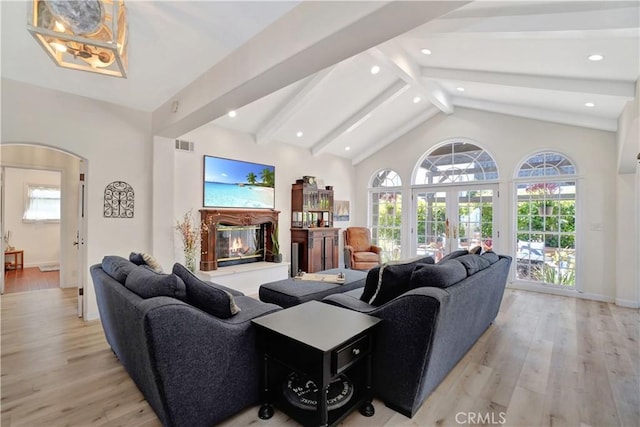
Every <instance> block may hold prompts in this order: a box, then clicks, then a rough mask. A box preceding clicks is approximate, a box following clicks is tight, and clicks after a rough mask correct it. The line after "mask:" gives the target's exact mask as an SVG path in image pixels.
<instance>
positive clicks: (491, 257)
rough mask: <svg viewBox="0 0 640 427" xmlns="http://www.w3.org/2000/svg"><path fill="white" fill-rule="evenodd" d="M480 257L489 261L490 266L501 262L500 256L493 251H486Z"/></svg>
mask: <svg viewBox="0 0 640 427" xmlns="http://www.w3.org/2000/svg"><path fill="white" fill-rule="evenodd" d="M480 256H481V257H482V258H484V259H486V260H487V261H489V264H494V263H496V262H498V261H499V260H500V257H499V256H498V254H497V253H495V252H493V251H486V252H484V253H483V254H482V255H480Z"/></svg>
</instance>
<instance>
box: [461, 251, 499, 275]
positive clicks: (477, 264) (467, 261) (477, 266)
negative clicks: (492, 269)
mask: <svg viewBox="0 0 640 427" xmlns="http://www.w3.org/2000/svg"><path fill="white" fill-rule="evenodd" d="M456 261H459V262H460V263H461V264H462V265H464V268H466V269H467V276H471V275H472V274H476V273H477V272H478V271H480V270H484V269H485V268H488V267H489V266H490V265H491V263H489V261H488V260H486V259H485V258H482V256H480V255H471V254H469V255H462V256H461V257H458V258H456Z"/></svg>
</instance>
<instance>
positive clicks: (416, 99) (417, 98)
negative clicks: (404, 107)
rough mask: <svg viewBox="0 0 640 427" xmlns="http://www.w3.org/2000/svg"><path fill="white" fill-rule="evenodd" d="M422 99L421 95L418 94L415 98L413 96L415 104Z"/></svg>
mask: <svg viewBox="0 0 640 427" xmlns="http://www.w3.org/2000/svg"><path fill="white" fill-rule="evenodd" d="M420 101H422V98H420V97H419V96H416V97H415V98H413V103H414V104H417V103H418V102H420Z"/></svg>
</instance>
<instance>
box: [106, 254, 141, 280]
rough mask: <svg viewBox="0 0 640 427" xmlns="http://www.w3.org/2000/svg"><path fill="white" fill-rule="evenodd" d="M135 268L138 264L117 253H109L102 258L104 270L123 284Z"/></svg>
mask: <svg viewBox="0 0 640 427" xmlns="http://www.w3.org/2000/svg"><path fill="white" fill-rule="evenodd" d="M134 268H136V265H135V264H133V263H132V262H131V261H129V260H127V259H124V258H122V257H119V256H116V255H107V256H105V257H104V258H102V270H104V272H105V273H107V274H108V275H109V276H111V277H113V278H114V279H115V280H117V281H118V282H120V283H122V284H123V285H124V282H125V280H127V276H128V275H129V273H131V272H132V271H133V269H134Z"/></svg>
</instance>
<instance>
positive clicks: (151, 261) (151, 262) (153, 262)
mask: <svg viewBox="0 0 640 427" xmlns="http://www.w3.org/2000/svg"><path fill="white" fill-rule="evenodd" d="M141 255H142V259H144V263H145V264H147V265H148V266H149V267H151V268H152V269H153V271H155V272H156V273H164V271H163V270H162V266H161V265H160V263H159V262H158V260H157V259H155V258H154V257H153V255H150V254H145V253H143V254H141Z"/></svg>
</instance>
